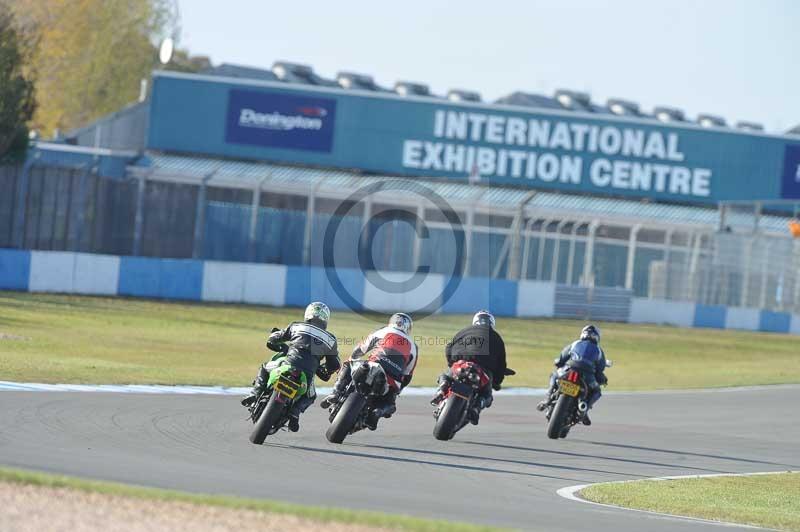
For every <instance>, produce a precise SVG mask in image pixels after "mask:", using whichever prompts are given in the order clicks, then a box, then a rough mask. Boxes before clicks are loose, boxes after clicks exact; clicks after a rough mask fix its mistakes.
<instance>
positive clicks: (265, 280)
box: [0, 249, 800, 334]
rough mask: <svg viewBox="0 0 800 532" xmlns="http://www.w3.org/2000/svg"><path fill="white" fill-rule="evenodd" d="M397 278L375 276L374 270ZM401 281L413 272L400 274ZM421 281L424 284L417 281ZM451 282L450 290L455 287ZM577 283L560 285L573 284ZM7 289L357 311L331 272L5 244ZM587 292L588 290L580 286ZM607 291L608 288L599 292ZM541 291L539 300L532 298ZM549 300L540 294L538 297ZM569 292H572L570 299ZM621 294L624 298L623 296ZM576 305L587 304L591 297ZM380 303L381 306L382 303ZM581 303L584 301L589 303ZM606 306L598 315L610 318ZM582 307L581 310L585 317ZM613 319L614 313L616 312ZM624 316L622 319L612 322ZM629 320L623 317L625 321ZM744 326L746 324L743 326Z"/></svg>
mask: <svg viewBox="0 0 800 532" xmlns="http://www.w3.org/2000/svg"><path fill="white" fill-rule="evenodd" d="M336 273H337V276H338V278H339V280H340V282H341V283H342V286H343V287H344V289H345V291H346V292H347V293H348V294H350V296H349V297H350V298H352V301H350V302H349V303H352V302H353V301H354V302H355V305H353V306H354V307H355V308H357V309H362V308H366V307H368V306H369V305H373V306H371V307H370V308H372V309H374V310H375V311H378V312H393V311H398V310H399V311H409V312H412V311H413V310H414V309H421V308H423V306H424V304H425V303H426V302H427V301H429V300H430V297H432V295H436V294H432V293H433V292H436V293H437V294H442V296H441V297H440V298H438V299H439V300H442V301H444V304H443V305H442V307H441V309H439V311H440V312H442V313H445V314H471V313H473V312H475V311H477V310H479V309H488V310H491V311H492V312H494V313H495V314H496V315H498V316H508V317H513V316H543V317H553V316H554V315H555V307H556V305H557V304H558V301H557V300H555V299H553V298H552V297H549V298H545V299H547V300H548V301H547V302H546V303H543V300H542V297H543V294H544V292H543V290H544V291H546V292H549V293H557V292H558V291H556V290H555V285H553V284H552V283H544V282H539V281H520V282H516V281H506V280H497V279H487V278H480V277H474V278H464V279H461V280H460V282H459V283H453V284H450V283H449V282H448V278H447V277H445V276H444V275H439V274H429V275H428V276H427V277H425V279H424V282H423V283H422V284H415V283H411V285H410V286H411V288H410V289H409V290H408V291H406V292H405V293H401V294H396V293H390V292H384V291H383V289H382V288H380V287H379V286H377V285H375V284H373V283H371V282H370V280H369V279H367V277H366V276H365V275H364V274H363V273H362V272H361V271H360V270H356V269H347V268H344V269H339V270H337V272H336ZM376 274H380V275H384V274H386V275H391V273H390V272H383V273H380V272H370V275H376ZM395 275H399V276H401V277H403V276H405V275H406V274H395ZM414 286H416V287H414ZM448 287H449V288H448ZM570 288H571V287H560V288H559V290H567V289H570ZM0 290H20V291H31V292H60V293H78V294H95V295H121V296H135V297H148V298H160V299H177V300H190V301H221V302H233V303H236V302H238V303H257V304H265V305H273V306H293V307H302V306H305V305H306V304H308V303H309V301H313V300H321V301H325V302H326V303H327V304H328V305H330V307H331V308H333V309H335V310H346V309H348V308H352V307H351V306H350V304H348V301H344V300H343V299H342V297H340V295H339V292H338V291H337V290H336V289H335V288H334V286H333V285H332V283H331V280H330V279H329V277H328V275H327V273H326V271H325V269H324V268H319V267H306V266H284V265H277V264H253V263H235V262H216V261H198V260H177V259H152V258H142V257H117V256H112V255H93V254H88V253H66V252H51V251H18V250H11V249H0ZM582 290H583V292H587V291H586V290H585V289H582ZM598 290H600V289H598ZM532 294H538V296H532ZM615 294H616V295H617V296H619V297H625V298H627V299H626V301H627V302H629V303H630V315H629V316H627V321H630V322H634V323H669V324H672V325H679V326H684V327H708V328H716V329H724V328H739V329H746V330H753V331H764V332H774V333H792V334H800V315H792V314H788V313H785V312H772V311H767V310H758V309H733V308H726V307H720V306H706V305H695V304H694V303H689V302H684V301H665V300H656V299H645V298H632V297H631V295H630V292H626V291H619V292H618V293H617V292H615ZM540 296H541V297H540ZM565 297H566V296H565ZM615 297H616V296H615ZM570 302H571V303H572V304H573V305H577V307H576V308H578V307H580V308H583V307H585V306H586V305H589V304H590V302H589V300H588V299H587V300H586V301H578V300H575V295H574V294H572V299H570ZM375 305H377V306H375ZM581 305H583V306H581ZM602 312H603V310H602V309H601V308H599V307H598V308H596V309H595V310H594V311H593V312H592V317H593V319H597V320H601V321H602V320H603V316H602V315H598V314H597V313H602ZM735 312H738V313H740V314H741V313H742V312H745V313H748V314H752V318H753V319H752V320H745V321H742V320H741V317H740V318H739V320H738V322H737V321H736V320H731V319H730V318H731V314H732V313H735ZM584 315H585V311H584V310H579V311H578V313H577V314H576V315H575V316H574V317H575V318H576V319H583V317H584ZM609 318H610V315H609ZM610 319H619V318H610ZM623 319H625V318H623ZM737 323H738V324H737Z"/></svg>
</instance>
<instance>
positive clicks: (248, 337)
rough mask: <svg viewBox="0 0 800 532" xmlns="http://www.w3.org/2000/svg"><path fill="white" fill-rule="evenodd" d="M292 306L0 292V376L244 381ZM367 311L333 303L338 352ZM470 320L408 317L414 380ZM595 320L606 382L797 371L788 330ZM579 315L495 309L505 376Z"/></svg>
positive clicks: (712, 379)
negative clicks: (508, 313)
mask: <svg viewBox="0 0 800 532" xmlns="http://www.w3.org/2000/svg"><path fill="white" fill-rule="evenodd" d="M299 317H301V310H299V309H292V308H270V307H257V306H246V305H214V304H193V303H170V302H161V301H149V300H137V299H117V298H101V297H80V296H64V295H48V294H27V293H18V292H0V380H12V381H20V382H48V383H56V382H60V383H115V384H116V383H119V384H125V383H135V384H198V385H202V384H220V385H229V386H243V385H247V384H249V383H250V381H251V380H252V378H253V375H254V373H255V370H256V368H257V366H258V364H260V363H261V362H262V361H263V360H264V359H265V358H267V357H268V356H269V353H268V352H267V350H266V349H265V348H264V341H265V337H266V332H267V331H268V330H269V329H270V328H271V327H273V326H276V327H283V326H285V325H286V324H287V323H288V322H290V321H292V320H294V319H297V318H299ZM377 318H378V317H377V316H372V317H368V318H365V317H362V316H359V315H357V314H354V313H351V312H339V311H334V313H333V316H332V319H331V323H330V329H331V330H332V331H333V332H334V333H335V334H336V335H337V336H338V337H339V339H340V344H341V348H340V349H341V351H342V353H343V354H344V355H345V356H347V355H349V353H350V350H351V349H352V347H353V342H354V340H356V339H360V338H362V337H363V336H364V335H366V334H367V333H368V332H370V331H371V330H372V329H373V328H375V327H376V326H377V325H378V321H376V320H377ZM385 318H386V317H385V316H381V317H380V319H381V320H383V319H385ZM468 323H469V316H452V315H451V316H433V317H430V318H427V319H424V320H419V321H417V322H416V323H415V326H414V334H415V335H417V336H419V337H421V338H422V339H423V340H424V341H421V342H420V361H419V365H418V368H417V372H416V375H415V377H414V382H413V384H414V385H416V386H433V385H434V384H435V379H436V376H437V375H438V374H439V373H440V372H441V371H442V368H443V367H444V356H443V353H444V343H445V342H446V340H447V339H448V338H450V337H451V336H452V335H453V334H454V333H455V332H456V331H457V330H458V329H460V328H461V327H463V326H464V325H466V324H468ZM600 325H601V328H602V331H603V346H604V348H605V350H606V353H607V354H608V356H609V358H611V359H612V360H613V361H614V363H615V366H614V367H613V368H612V369H610V370H609V371H608V376H609V380H610V383H611V387H610V388H611V389H614V390H642V389H653V388H665V389H675V388H702V387H720V386H741V385H751V384H777V383H798V382H800V364H798V363H797V352H798V350H797V345H798V344H797V338H796V337H792V336H789V335H779V334H765V333H750V332H738V331H723V330H711V329H679V328H675V327H661V326H646V325H630V324H619V323H608V324H605V323H600ZM581 326H582V323H581V322H578V321H570V320H543V319H540V320H524V319H499V320H498V330H499V331H500V332H501V333H502V334H503V337H504V338H505V341H506V345H507V349H508V353H509V365H510V366H511V367H513V368H514V369H515V370H517V372H518V375H517V376H516V377H510V378H508V379H507V380H506V385H507V386H537V387H542V386H544V385H545V383H546V382H547V377H548V375H549V372H550V370H551V367H552V360H553V358H554V357H555V356H556V355H557V354H558V353H559V352H560V350H561V348H562V347H563V346H564V345H565V344H566V343H568V342H569V341H571V340H572V339H574V338H575V336H576V334H577V333H578V332H579V330H580V327H581ZM4 334H5V335H7V336H6V338H5V339H3V335H4ZM8 335H12V336H13V337H24V339H19V338H13V337H12V338H8ZM767 361H768V363H767Z"/></svg>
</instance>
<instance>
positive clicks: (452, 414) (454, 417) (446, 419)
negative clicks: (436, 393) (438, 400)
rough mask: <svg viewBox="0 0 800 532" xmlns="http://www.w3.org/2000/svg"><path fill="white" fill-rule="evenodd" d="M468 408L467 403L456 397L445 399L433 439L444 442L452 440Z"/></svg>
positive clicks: (437, 419)
mask: <svg viewBox="0 0 800 532" xmlns="http://www.w3.org/2000/svg"><path fill="white" fill-rule="evenodd" d="M466 407H467V402H466V401H464V400H463V399H461V398H460V397H457V396H455V395H451V396H450V397H448V398H447V399H445V403H444V406H443V407H442V410H441V411H440V412H439V417H438V418H436V424H435V425H434V426H433V437H434V438H436V439H437V440H442V441H447V440H452V439H453V436H455V435H456V428H457V427H458V424H459V422H460V421H461V418H462V416H463V415H464V409H465V408H466Z"/></svg>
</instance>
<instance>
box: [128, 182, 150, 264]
mask: <svg viewBox="0 0 800 532" xmlns="http://www.w3.org/2000/svg"><path fill="white" fill-rule="evenodd" d="M153 171H154V169H150V170H149V171H148V172H146V173H142V174H140V175H139V187H138V190H137V193H136V218H135V220H134V223H133V249H132V250H131V251H132V253H131V254H132V255H133V256H139V255H141V254H142V232H143V230H144V195H145V189H146V188H147V178H148V177H150V175H151V174H152V173H153Z"/></svg>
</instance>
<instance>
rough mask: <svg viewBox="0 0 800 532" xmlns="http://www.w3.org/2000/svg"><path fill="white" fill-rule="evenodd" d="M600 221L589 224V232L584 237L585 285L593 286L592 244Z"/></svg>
mask: <svg viewBox="0 0 800 532" xmlns="http://www.w3.org/2000/svg"><path fill="white" fill-rule="evenodd" d="M599 226H600V223H599V222H598V221H597V220H594V221H592V223H590V224H589V234H588V235H587V239H586V253H585V254H584V256H583V284H584V285H585V286H594V274H593V273H592V267H593V266H594V244H595V240H596V238H597V228H598V227H599Z"/></svg>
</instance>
